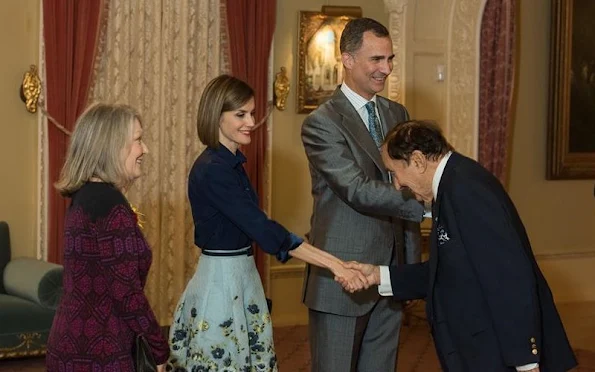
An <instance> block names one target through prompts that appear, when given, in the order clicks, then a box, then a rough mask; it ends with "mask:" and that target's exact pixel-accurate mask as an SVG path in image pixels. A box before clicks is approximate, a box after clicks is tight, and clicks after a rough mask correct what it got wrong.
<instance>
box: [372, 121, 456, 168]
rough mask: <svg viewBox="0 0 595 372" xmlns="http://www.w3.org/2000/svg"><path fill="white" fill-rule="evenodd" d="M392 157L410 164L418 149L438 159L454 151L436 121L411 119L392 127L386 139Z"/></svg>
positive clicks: (432, 158) (429, 156)
mask: <svg viewBox="0 0 595 372" xmlns="http://www.w3.org/2000/svg"><path fill="white" fill-rule="evenodd" d="M384 144H385V145H386V150H387V153H388V156H389V157H390V158H391V159H396V160H405V161H406V162H407V163H408V164H409V160H410V158H411V154H412V153H413V151H415V150H418V151H420V152H421V153H423V154H424V155H425V156H426V157H427V158H428V159H430V160H437V159H438V158H440V157H441V156H444V155H446V154H447V153H448V152H449V151H453V147H452V146H451V144H450V143H448V141H447V140H446V138H444V135H442V130H441V129H440V127H439V126H438V124H436V122H434V121H430V120H409V121H406V122H404V123H401V124H398V125H397V126H395V127H394V128H393V129H391V130H390V131H389V132H388V134H387V135H386V138H385V139H384Z"/></svg>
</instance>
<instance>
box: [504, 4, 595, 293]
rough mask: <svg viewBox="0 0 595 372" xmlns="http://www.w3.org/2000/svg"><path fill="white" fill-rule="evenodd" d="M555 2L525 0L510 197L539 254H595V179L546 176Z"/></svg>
mask: <svg viewBox="0 0 595 372" xmlns="http://www.w3.org/2000/svg"><path fill="white" fill-rule="evenodd" d="M549 3H550V1H549V0H548V1H520V32H519V38H518V41H519V44H518V52H519V56H518V64H517V73H518V75H517V76H518V85H517V96H516V109H515V118H516V120H515V128H514V136H513V149H512V169H511V174H510V195H511V197H512V199H513V200H514V202H515V204H516V206H517V208H518V210H519V212H520V214H521V217H522V218H523V221H524V223H525V227H526V228H527V232H528V233H529V237H530V238H531V242H532V244H533V250H534V251H535V252H536V253H537V254H555V253H570V252H572V253H575V252H595V234H594V233H593V229H594V228H595V198H594V197H593V184H594V183H595V181H547V180H546V179H545V169H546V137H547V122H548V117H547V110H548V68H549V65H548V61H549V21H550V7H549ZM593 140H594V141H595V138H594V139H593ZM592 279H595V277H593V278H592ZM593 282H595V281H594V280H592V281H591V283H593Z"/></svg>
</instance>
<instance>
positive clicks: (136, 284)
mask: <svg viewBox="0 0 595 372" xmlns="http://www.w3.org/2000/svg"><path fill="white" fill-rule="evenodd" d="M142 133H143V129H142V125H141V118H140V115H139V114H138V113H137V111H136V110H135V109H133V108H132V107H130V106H126V105H108V104H96V105H94V106H91V107H90V108H89V109H87V111H85V113H83V114H82V115H81V116H80V117H79V119H78V121H77V124H76V127H75V130H74V133H73V134H72V138H71V142H70V147H69V149H68V153H67V156H66V161H65V163H64V167H63V168H62V173H61V176H60V180H59V181H58V182H57V183H56V188H57V189H58V190H59V191H60V193H61V194H62V195H64V196H65V197H68V198H70V199H71V202H70V207H69V208H68V211H67V213H66V221H65V224H64V294H63V296H62V300H61V302H60V305H59V307H58V310H57V312H56V316H55V318H54V323H53V325H52V330H51V332H50V336H49V339H48V344H47V356H46V366H47V370H48V371H50V372H52V371H78V370H80V371H82V370H88V371H94V372H99V371H120V372H128V371H130V372H133V371H134V370H135V367H134V364H133V358H132V349H133V343H134V340H135V337H136V336H137V335H143V336H144V337H145V338H146V339H147V341H148V344H149V347H150V349H151V352H152V353H153V356H154V358H155V361H156V362H157V364H158V365H159V366H158V370H159V371H163V370H164V362H165V361H166V360H167V359H168V356H169V347H168V345H167V341H166V339H165V338H164V337H163V336H162V335H161V332H160V327H159V324H158V323H157V320H156V319H155V316H154V314H153V311H152V310H151V307H150V305H149V302H148V301H147V298H146V297H145V294H144V292H143V287H144V285H145V281H146V278H147V273H148V271H149V267H150V266H151V250H150V248H149V245H148V244H147V241H146V240H145V238H144V236H143V233H142V231H141V230H140V228H139V226H138V221H137V216H136V214H135V213H134V212H133V210H132V209H131V207H130V205H129V203H128V201H127V200H126V197H125V196H124V192H125V191H126V190H127V189H128V188H129V187H130V186H131V185H132V183H133V182H134V181H135V180H136V179H137V178H139V177H140V176H141V175H142V168H141V167H142V162H143V158H144V155H145V154H146V153H147V152H148V149H147V146H146V145H145V144H144V142H143V140H142Z"/></svg>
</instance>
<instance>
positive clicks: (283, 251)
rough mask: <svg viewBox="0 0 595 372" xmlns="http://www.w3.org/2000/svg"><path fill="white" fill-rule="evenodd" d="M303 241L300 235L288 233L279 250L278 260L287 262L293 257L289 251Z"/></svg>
mask: <svg viewBox="0 0 595 372" xmlns="http://www.w3.org/2000/svg"><path fill="white" fill-rule="evenodd" d="M303 242H304V239H302V238H300V237H299V236H297V235H295V234H293V233H289V234H287V237H286V238H285V241H283V244H282V245H281V248H280V249H279V252H277V254H276V257H277V260H279V262H281V263H285V262H287V261H288V260H289V259H290V258H291V256H290V255H289V251H291V250H293V249H296V248H297V247H299V246H300V245H301V244H302V243H303Z"/></svg>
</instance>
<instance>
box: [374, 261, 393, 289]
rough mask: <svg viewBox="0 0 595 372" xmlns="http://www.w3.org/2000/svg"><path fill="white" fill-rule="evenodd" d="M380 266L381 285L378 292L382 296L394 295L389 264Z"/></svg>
mask: <svg viewBox="0 0 595 372" xmlns="http://www.w3.org/2000/svg"><path fill="white" fill-rule="evenodd" d="M379 267H380V285H379V286H378V293H379V294H380V295H381V296H392V295H393V286H392V285H391V284H390V271H389V269H388V266H382V265H381V266H379Z"/></svg>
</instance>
